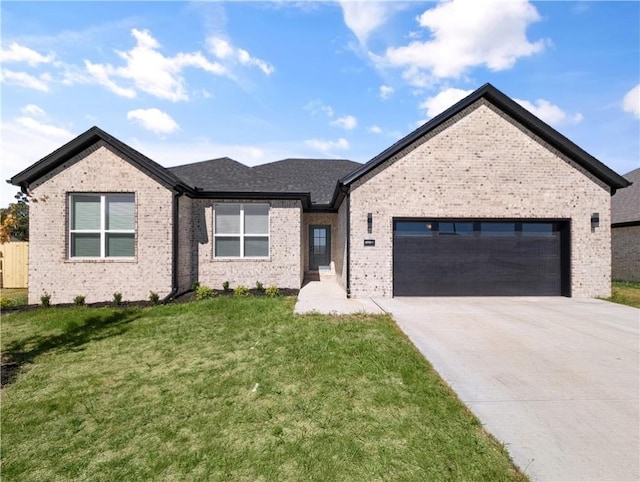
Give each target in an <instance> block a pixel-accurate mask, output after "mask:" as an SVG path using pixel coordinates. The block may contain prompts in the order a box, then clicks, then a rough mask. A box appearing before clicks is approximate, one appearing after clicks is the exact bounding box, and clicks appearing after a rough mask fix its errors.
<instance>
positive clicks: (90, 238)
mask: <svg viewBox="0 0 640 482" xmlns="http://www.w3.org/2000/svg"><path fill="white" fill-rule="evenodd" d="M71 256H72V257H78V258H99V257H100V234H98V233H96V234H93V233H91V234H86V233H71Z"/></svg>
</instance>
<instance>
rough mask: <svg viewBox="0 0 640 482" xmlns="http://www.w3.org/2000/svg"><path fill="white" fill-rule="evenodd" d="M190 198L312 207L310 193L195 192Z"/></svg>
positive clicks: (190, 194) (191, 193)
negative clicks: (274, 201) (291, 202)
mask: <svg viewBox="0 0 640 482" xmlns="http://www.w3.org/2000/svg"><path fill="white" fill-rule="evenodd" d="M188 196H189V197H191V198H194V199H234V200H237V199H250V200H264V201H269V200H279V201H291V200H293V201H300V202H302V207H304V208H305V209H308V208H309V207H310V206H311V194H310V193H308V192H243V191H195V192H190V193H189V194H188Z"/></svg>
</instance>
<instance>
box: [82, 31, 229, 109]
mask: <svg viewBox="0 0 640 482" xmlns="http://www.w3.org/2000/svg"><path fill="white" fill-rule="evenodd" d="M131 35H132V36H133V37H134V38H135V39H136V45H135V47H133V48H132V49H131V50H129V51H126V52H121V51H116V53H117V54H118V56H119V57H120V58H121V59H122V60H124V61H125V65H124V66H122V67H114V66H112V65H111V64H94V63H92V62H90V61H88V60H85V66H86V69H87V71H88V72H89V74H90V75H91V76H92V77H93V79H94V80H95V81H97V82H98V83H99V84H101V85H104V86H105V87H107V88H108V89H109V90H111V91H112V92H114V93H115V94H117V95H120V96H123V97H129V98H131V97H135V96H136V89H137V90H139V91H142V92H146V93H147V94H150V95H153V96H155V97H158V98H161V99H167V100H170V101H172V102H177V101H181V100H188V98H189V96H188V94H187V90H186V87H185V79H184V77H182V75H181V73H182V71H183V70H184V69H185V68H186V67H193V68H198V69H201V70H204V71H205V72H209V73H211V74H214V75H223V74H225V73H226V69H225V68H224V67H223V66H222V65H220V64H219V63H217V62H211V61H209V60H208V59H207V58H206V57H204V56H203V55H202V53H201V52H191V53H178V54H177V55H175V56H174V57H167V56H164V55H163V54H162V53H161V52H160V51H159V50H160V48H161V46H160V43H159V42H158V41H157V40H156V39H155V38H154V37H153V36H152V35H151V33H149V31H148V30H138V29H135V28H134V29H133V30H132V31H131ZM113 78H119V79H122V80H125V81H129V82H131V83H132V84H133V85H132V86H127V87H123V86H120V85H118V84H116V82H115V81H114V80H113Z"/></svg>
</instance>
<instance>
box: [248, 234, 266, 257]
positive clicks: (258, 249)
mask: <svg viewBox="0 0 640 482" xmlns="http://www.w3.org/2000/svg"><path fill="white" fill-rule="evenodd" d="M244 255H245V257H267V256H269V238H264V237H257V236H254V237H246V238H244Z"/></svg>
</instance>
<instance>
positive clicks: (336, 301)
mask: <svg viewBox="0 0 640 482" xmlns="http://www.w3.org/2000/svg"><path fill="white" fill-rule="evenodd" d="M313 312H315V313H325V314H337V315H348V314H353V313H372V314H376V315H382V314H384V311H383V310H381V309H380V307H379V306H378V305H376V304H375V303H374V302H373V301H371V300H370V299H362V300H360V299H349V298H347V297H346V295H345V292H344V290H343V289H342V288H341V287H340V285H339V284H338V283H337V282H336V281H335V280H333V279H323V280H321V281H309V282H308V283H307V284H305V285H304V286H303V287H302V288H301V289H300V293H299V294H298V301H297V303H296V307H295V309H294V313H296V314H299V315H300V314H304V313H313Z"/></svg>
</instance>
